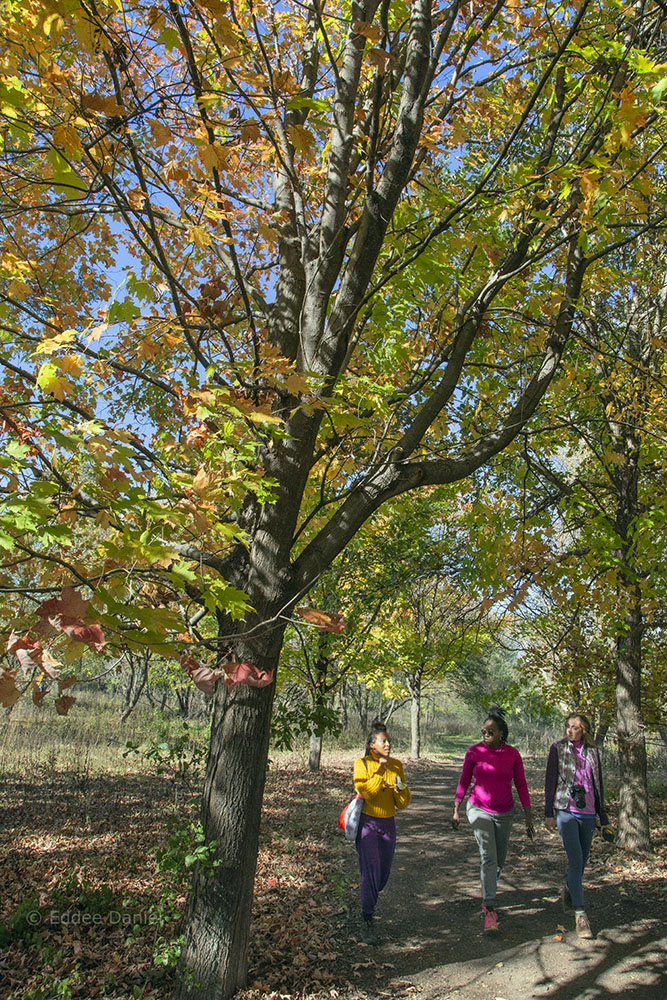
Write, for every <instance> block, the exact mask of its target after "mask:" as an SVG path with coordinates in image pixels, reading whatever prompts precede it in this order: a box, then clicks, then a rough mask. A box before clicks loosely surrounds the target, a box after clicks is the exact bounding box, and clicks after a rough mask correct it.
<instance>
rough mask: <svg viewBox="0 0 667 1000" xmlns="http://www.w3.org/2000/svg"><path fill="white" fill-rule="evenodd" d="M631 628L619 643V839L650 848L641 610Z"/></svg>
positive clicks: (640, 848) (637, 847)
mask: <svg viewBox="0 0 667 1000" xmlns="http://www.w3.org/2000/svg"><path fill="white" fill-rule="evenodd" d="M626 621H627V629H626V631H625V633H624V634H622V635H620V636H619V637H618V640H617V646H616V729H617V735H618V758H619V766H620V778H621V781H620V789H619V814H618V842H619V845H620V846H621V847H624V848H626V849H627V850H631V851H648V850H649V849H650V840H649V809H648V778H647V773H646V742H645V737H644V722H643V719H642V710H641V625H642V621H641V614H640V610H639V606H638V604H635V606H634V607H633V608H632V609H631V610H630V611H629V612H628V615H627V619H626Z"/></svg>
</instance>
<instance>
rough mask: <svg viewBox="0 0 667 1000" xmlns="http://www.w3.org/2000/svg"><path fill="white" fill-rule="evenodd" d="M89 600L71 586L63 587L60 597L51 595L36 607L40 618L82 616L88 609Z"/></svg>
mask: <svg viewBox="0 0 667 1000" xmlns="http://www.w3.org/2000/svg"><path fill="white" fill-rule="evenodd" d="M89 603H90V602H89V601H84V599H83V598H82V597H81V595H80V594H79V592H78V591H77V590H74V588H73V587H63V591H62V594H61V596H60V597H52V598H51V599H50V600H48V601H44V603H43V604H40V606H39V607H38V608H37V614H38V615H39V616H40V618H52V617H53V618H55V617H58V616H60V617H61V618H63V619H71V620H75V619H80V618H83V616H84V615H85V613H86V611H87V610H88V605H89Z"/></svg>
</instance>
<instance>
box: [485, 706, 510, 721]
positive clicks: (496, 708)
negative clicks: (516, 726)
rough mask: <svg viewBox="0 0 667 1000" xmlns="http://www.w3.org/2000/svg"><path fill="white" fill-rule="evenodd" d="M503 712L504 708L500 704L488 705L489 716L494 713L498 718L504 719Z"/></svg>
mask: <svg viewBox="0 0 667 1000" xmlns="http://www.w3.org/2000/svg"><path fill="white" fill-rule="evenodd" d="M505 714H506V713H505V709H504V708H501V707H500V705H489V716H492V715H495V716H497V717H498V718H499V719H504V718H505Z"/></svg>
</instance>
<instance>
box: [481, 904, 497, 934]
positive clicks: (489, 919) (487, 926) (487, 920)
mask: <svg viewBox="0 0 667 1000" xmlns="http://www.w3.org/2000/svg"><path fill="white" fill-rule="evenodd" d="M482 912H483V913H484V930H485V931H490V932H491V933H492V934H494V933H496V932H497V931H498V914H497V913H496V911H495V910H494V909H492V908H491V907H488V906H487V905H486V903H482Z"/></svg>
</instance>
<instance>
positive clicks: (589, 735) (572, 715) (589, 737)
mask: <svg viewBox="0 0 667 1000" xmlns="http://www.w3.org/2000/svg"><path fill="white" fill-rule="evenodd" d="M570 719H579V722H580V723H581V728H582V729H583V731H584V743H585V744H586V746H587V747H594V746H595V740H594V739H593V732H592V729H591V720H590V719H589V718H588V716H587V715H584V714H583V712H569V713H568V715H567V716H566V718H565V728H566V729H567V726H568V724H569V722H570Z"/></svg>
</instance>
